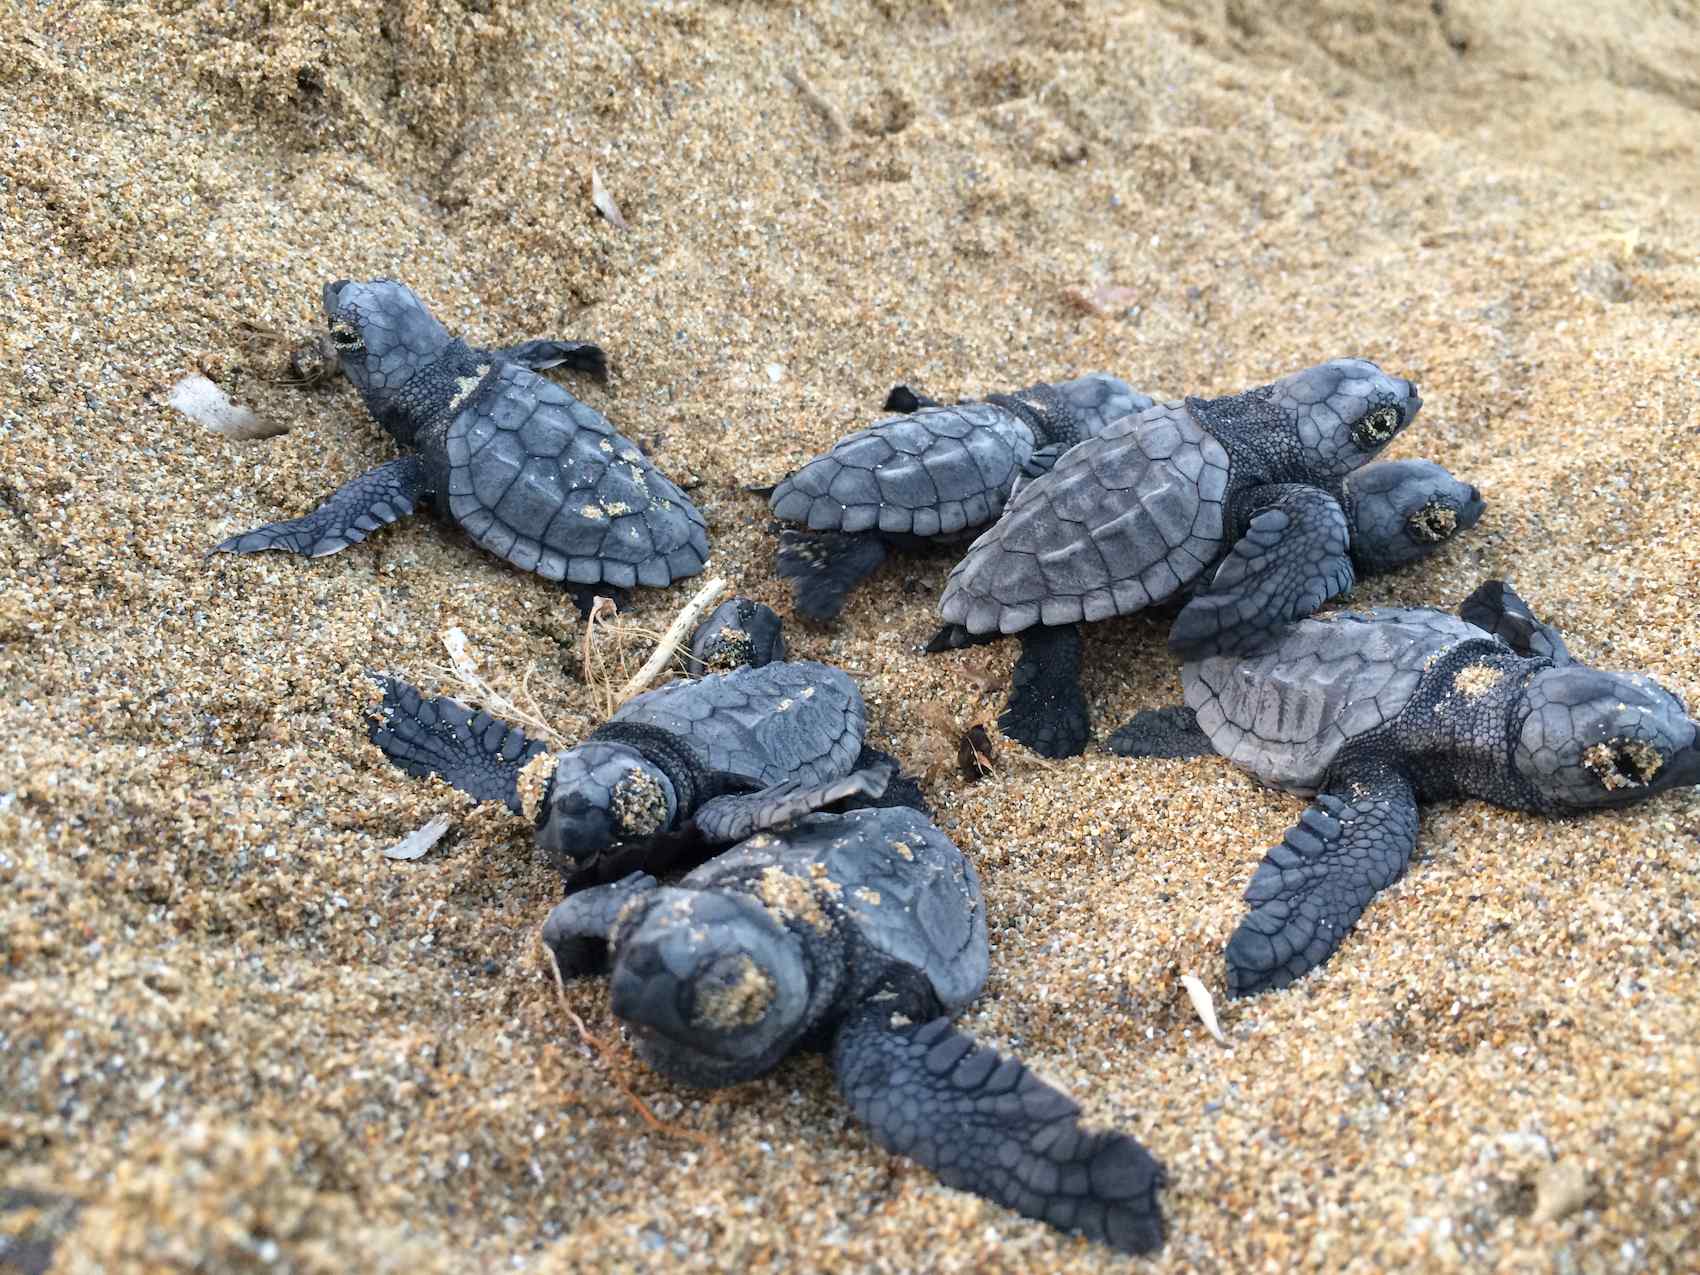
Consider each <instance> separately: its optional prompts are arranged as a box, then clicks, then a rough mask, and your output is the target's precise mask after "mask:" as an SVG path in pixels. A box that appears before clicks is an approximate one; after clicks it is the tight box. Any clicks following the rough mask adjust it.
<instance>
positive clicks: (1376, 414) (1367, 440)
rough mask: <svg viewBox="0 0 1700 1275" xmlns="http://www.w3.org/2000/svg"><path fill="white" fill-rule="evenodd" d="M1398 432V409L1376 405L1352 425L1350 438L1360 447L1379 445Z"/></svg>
mask: <svg viewBox="0 0 1700 1275" xmlns="http://www.w3.org/2000/svg"><path fill="white" fill-rule="evenodd" d="M1398 432H1399V409H1398V408H1396V407H1392V406H1385V407H1378V408H1376V409H1375V410H1374V411H1373V412H1370V413H1369V414H1368V415H1367V416H1365V417H1364V418H1363V419H1362V420H1361V421H1359V422H1358V423H1357V424H1356V425H1354V426H1353V427H1352V438H1353V440H1354V441H1355V442H1356V443H1357V444H1358V446H1360V447H1380V446H1381V445H1382V444H1383V443H1385V442H1386V441H1387V440H1388V439H1390V438H1392V437H1393V435H1395V434H1397V433H1398Z"/></svg>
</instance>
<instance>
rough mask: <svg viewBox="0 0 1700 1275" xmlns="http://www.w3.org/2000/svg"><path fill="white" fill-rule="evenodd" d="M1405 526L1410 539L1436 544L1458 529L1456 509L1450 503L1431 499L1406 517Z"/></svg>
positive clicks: (1420, 542) (1421, 542) (1426, 543)
mask: <svg viewBox="0 0 1700 1275" xmlns="http://www.w3.org/2000/svg"><path fill="white" fill-rule="evenodd" d="M1405 526H1406V528H1407V529H1408V530H1409V531H1410V533H1411V539H1412V540H1415V541H1417V542H1418V543H1419V544H1425V545H1437V544H1439V543H1440V542H1441V541H1442V540H1445V539H1446V538H1447V537H1448V536H1450V535H1451V534H1452V533H1453V532H1455V531H1457V530H1458V511H1457V510H1456V509H1454V508H1453V507H1452V506H1451V505H1448V504H1444V503H1442V502H1441V501H1438V500H1431V501H1429V502H1428V504H1426V505H1424V506H1423V507H1422V508H1421V509H1419V510H1417V512H1416V513H1414V514H1412V515H1411V516H1410V517H1409V518H1408V519H1406V520H1405Z"/></svg>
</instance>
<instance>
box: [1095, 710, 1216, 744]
mask: <svg viewBox="0 0 1700 1275" xmlns="http://www.w3.org/2000/svg"><path fill="white" fill-rule="evenodd" d="M1105 747H1107V748H1108V749H1109V751H1110V752H1112V753H1115V754H1116V755H1117V756H1118V757H1211V756H1214V755H1215V753H1216V749H1215V748H1214V746H1212V745H1211V743H1210V736H1208V735H1206V734H1205V733H1204V729H1203V727H1201V726H1199V724H1198V714H1196V713H1194V712H1193V711H1192V710H1191V709H1190V708H1188V707H1187V706H1186V705H1185V704H1176V705H1174V706H1173V707H1172V708H1147V709H1144V710H1143V711H1141V712H1138V713H1135V714H1134V715H1133V717H1132V718H1131V719H1130V720H1129V721H1128V723H1127V725H1125V726H1123V727H1122V728H1121V729H1120V730H1118V731H1116V733H1115V734H1113V735H1111V736H1110V738H1109V740H1108V742H1107V743H1106V745H1105Z"/></svg>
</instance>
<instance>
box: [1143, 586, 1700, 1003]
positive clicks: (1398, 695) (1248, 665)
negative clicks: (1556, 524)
mask: <svg viewBox="0 0 1700 1275" xmlns="http://www.w3.org/2000/svg"><path fill="white" fill-rule="evenodd" d="M1459 611H1460V616H1461V617H1462V618H1459V617H1458V616H1452V615H1448V614H1446V613H1445V612H1443V611H1435V610H1428V609H1406V608H1388V609H1377V610H1372V611H1366V612H1361V613H1359V612H1349V611H1347V612H1335V613H1330V614H1328V615H1324V616H1321V617H1318V618H1316V619H1312V620H1305V621H1302V622H1300V623H1296V624H1294V625H1291V626H1290V627H1287V628H1286V629H1284V630H1282V631H1281V632H1279V633H1277V634H1274V635H1271V636H1270V637H1269V638H1268V639H1267V641H1266V644H1265V645H1264V646H1262V647H1260V648H1257V649H1253V650H1247V651H1243V652H1241V653H1228V654H1211V653H1209V652H1202V653H1198V654H1195V655H1194V656H1193V657H1192V658H1190V659H1189V660H1187V662H1186V663H1185V664H1184V665H1183V666H1182V669H1181V681H1182V684H1183V685H1184V687H1185V691H1186V702H1187V705H1188V707H1187V708H1185V709H1179V708H1175V709H1157V710H1151V711H1147V712H1144V713H1141V714H1139V715H1138V716H1137V717H1135V718H1134V719H1133V720H1132V721H1131V722H1129V723H1128V724H1127V725H1126V726H1124V727H1123V728H1122V729H1121V730H1119V731H1117V732H1116V734H1115V735H1114V736H1113V737H1112V739H1111V741H1110V747H1111V749H1112V751H1115V752H1119V753H1122V754H1123V755H1126V756H1132V757H1139V756H1166V757H1179V756H1198V755H1203V754H1207V753H1210V752H1212V751H1214V752H1218V753H1220V754H1222V755H1223V756H1224V757H1227V758H1228V759H1229V760H1230V761H1232V762H1234V763H1235V764H1236V765H1238V766H1241V767H1244V768H1245V769H1246V770H1249V771H1250V772H1251V773H1252V774H1253V775H1254V776H1256V777H1257V778H1258V779H1260V780H1262V781H1263V782H1264V783H1267V784H1271V785H1274V786H1276V787H1280V788H1285V789H1287V790H1288V791H1290V792H1296V793H1302V794H1305V795H1307V796H1308V795H1313V794H1314V795H1315V800H1314V802H1313V803H1312V804H1311V807H1310V809H1308V810H1307V811H1305V813H1304V817H1303V818H1301V819H1300V820H1299V822H1298V823H1297V824H1295V825H1294V826H1293V828H1292V829H1291V830H1290V831H1289V832H1288V833H1287V835H1286V837H1285V838H1284V839H1283V840H1282V842H1281V844H1280V845H1278V846H1276V847H1275V848H1274V849H1272V850H1270V851H1269V853H1268V854H1267V855H1266V856H1265V857H1264V860H1263V864H1262V866H1260V867H1259V868H1258V869H1257V871H1256V872H1255V873H1254V874H1253V876H1252V879H1251V885H1250V887H1249V888H1248V889H1247V890H1246V895H1245V897H1246V901H1247V902H1249V903H1250V904H1251V905H1252V910H1251V912H1250V914H1249V915H1248V916H1247V917H1246V918H1245V919H1244V920H1243V921H1242V922H1240V925H1239V928H1238V929H1236V930H1235V931H1234V934H1233V937H1232V938H1231V939H1229V941H1228V950H1227V963H1228V988H1229V990H1230V991H1231V992H1232V993H1233V994H1235V995H1246V994H1249V993H1252V992H1258V991H1262V990H1264V989H1265V988H1273V987H1284V986H1286V985H1287V984H1288V983H1290V982H1292V981H1293V980H1294V979H1295V978H1298V977H1299V976H1300V975H1301V974H1304V973H1305V972H1306V971H1308V970H1310V969H1313V968H1315V967H1316V966H1317V965H1320V964H1321V963H1322V962H1323V961H1325V960H1327V959H1328V957H1329V955H1330V954H1331V953H1332V952H1333V951H1334V949H1335V948H1336V947H1337V946H1338V945H1339V944H1340V941H1341V940H1342V939H1343V938H1344V937H1345V935H1346V933H1347V931H1349V930H1350V929H1351V928H1352V925H1353V923H1354V922H1356V921H1357V919H1358V917H1359V916H1360V915H1361V914H1362V913H1363V910H1364V908H1365V907H1366V906H1367V905H1368V903H1369V901H1370V900H1371V899H1372V898H1374V897H1375V895H1376V893H1377V892H1378V891H1380V890H1382V889H1384V888H1386V887H1387V886H1389V885H1391V884H1392V883H1393V882H1394V881H1396V880H1397V879H1398V878H1399V877H1400V875H1401V874H1403V872H1404V871H1405V867H1406V865H1407V864H1408V863H1409V862H1410V859H1411V852H1412V850H1413V848H1414V847H1415V845H1416V840H1417V805H1418V803H1419V802H1430V801H1443V800H1448V799H1451V798H1457V797H1480V798H1482V799H1484V800H1486V801H1491V802H1493V803H1494V804H1495V805H1499V806H1504V807H1507V808H1508V809H1511V810H1528V811H1533V812H1535V813H1537V814H1543V815H1563V814H1574V813H1577V812H1580V811H1584V810H1593V809H1599V808H1602V807H1614V806H1628V805H1632V804H1634V803H1636V802H1641V801H1645V800H1646V799H1647V798H1649V797H1651V796H1653V795H1655V794H1657V793H1661V792H1665V791H1667V790H1669V789H1672V788H1679V787H1687V786H1690V785H1693V784H1697V783H1700V745H1697V742H1696V733H1695V732H1696V723H1695V722H1694V720H1693V719H1692V718H1691V717H1690V716H1689V715H1688V712H1687V710H1686V709H1685V708H1684V707H1683V704H1682V702H1681V701H1680V700H1678V699H1677V698H1676V697H1675V696H1674V695H1672V694H1670V693H1669V692H1668V691H1666V690H1664V689H1663V688H1662V687H1660V686H1659V685H1658V684H1657V683H1656V682H1654V681H1653V680H1652V679H1651V678H1648V677H1644V676H1642V675H1640V674H1635V673H1607V672H1603V671H1601V670H1598V669H1593V668H1589V667H1587V666H1586V665H1584V664H1581V663H1578V662H1577V661H1576V660H1575V659H1573V658H1572V657H1571V655H1570V653H1569V651H1568V650H1567V649H1566V647H1565V644H1564V639H1563V638H1562V637H1560V636H1559V634H1558V633H1557V631H1556V630H1554V629H1552V628H1551V627H1550V626H1548V625H1546V624H1543V623H1541V622H1540V621H1539V620H1537V619H1535V617H1534V616H1533V615H1532V614H1531V613H1530V611H1529V608H1528V606H1527V604H1525V603H1524V601H1523V599H1521V598H1520V597H1518V596H1517V594H1516V593H1515V592H1514V591H1513V590H1512V589H1511V588H1510V587H1509V586H1507V585H1505V584H1504V583H1502V582H1500V581H1497V580H1494V581H1489V582H1488V583H1486V584H1484V585H1483V586H1482V587H1481V588H1479V589H1477V590H1476V591H1475V592H1474V593H1473V594H1471V595H1470V597H1469V598H1468V599H1467V600H1466V601H1465V603H1464V605H1463V606H1462V607H1461V608H1460V609H1459Z"/></svg>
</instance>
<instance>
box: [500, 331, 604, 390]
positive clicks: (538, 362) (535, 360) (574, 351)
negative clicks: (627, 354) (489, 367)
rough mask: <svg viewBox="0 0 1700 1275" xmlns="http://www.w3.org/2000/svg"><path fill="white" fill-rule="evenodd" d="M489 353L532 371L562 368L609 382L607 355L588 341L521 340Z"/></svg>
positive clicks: (599, 347) (598, 346)
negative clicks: (586, 373)
mask: <svg viewBox="0 0 1700 1275" xmlns="http://www.w3.org/2000/svg"><path fill="white" fill-rule="evenodd" d="M490 353H492V354H494V355H497V356H498V357H500V358H504V359H507V360H509V361H510V362H513V363H518V364H519V365H520V366H521V367H528V368H530V369H531V370H532V371H533V372H541V371H543V370H544V369H545V368H551V367H565V368H570V369H571V370H572V371H574V372H588V373H590V375H592V376H594V377H595V378H596V379H597V380H599V381H606V380H607V379H608V356H607V354H606V353H604V352H603V349H602V347H601V346H600V345H594V344H592V343H591V342H589V341H550V340H542V341H521V342H520V343H519V344H518V345H504V346H503V347H502V348H501V349H499V350H491V351H490Z"/></svg>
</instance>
